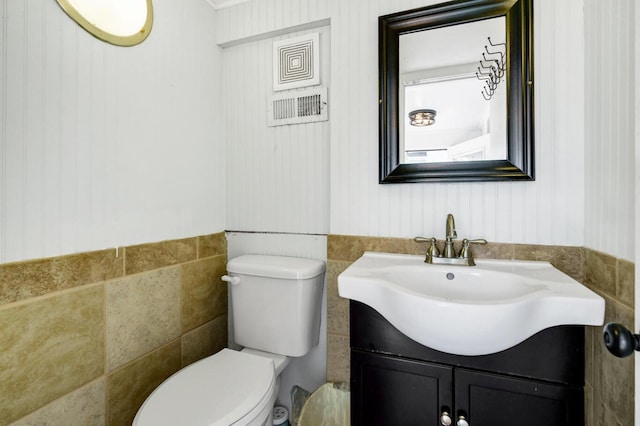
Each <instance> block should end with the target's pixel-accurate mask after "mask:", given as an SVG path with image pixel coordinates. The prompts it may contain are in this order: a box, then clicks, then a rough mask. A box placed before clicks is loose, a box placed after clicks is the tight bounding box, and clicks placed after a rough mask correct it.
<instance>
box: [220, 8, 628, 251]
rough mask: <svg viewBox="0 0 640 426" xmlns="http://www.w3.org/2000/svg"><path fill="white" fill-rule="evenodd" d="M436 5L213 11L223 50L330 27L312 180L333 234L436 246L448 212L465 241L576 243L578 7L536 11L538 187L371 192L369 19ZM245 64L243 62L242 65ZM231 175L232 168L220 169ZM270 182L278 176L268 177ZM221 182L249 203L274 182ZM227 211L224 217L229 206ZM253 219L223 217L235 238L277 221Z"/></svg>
mask: <svg viewBox="0 0 640 426" xmlns="http://www.w3.org/2000/svg"><path fill="white" fill-rule="evenodd" d="M435 2H436V1H434V0H421V1H419V0H398V1H394V2H389V1H385V0H375V1H369V0H352V1H349V2H345V1H339V0H325V1H315V0H260V1H256V0H252V1H248V2H246V3H242V4H240V5H237V6H235V7H231V8H226V9H221V10H219V11H218V12H219V13H217V15H216V26H217V27H218V40H219V42H220V43H225V44H233V43H235V42H238V41H242V40H246V39H248V40H252V39H253V38H256V37H258V38H259V37H261V35H262V34H265V33H270V32H273V31H278V30H282V29H283V28H287V27H294V26H296V25H302V24H305V23H308V22H313V21H318V20H325V19H329V20H330V22H331V24H330V25H331V58H330V61H331V85H330V144H331V145H330V159H329V167H330V169H329V170H328V174H326V175H325V174H322V173H320V174H318V175H317V176H315V177H314V179H317V180H316V183H317V185H319V186H322V185H325V184H326V182H327V181H328V182H330V187H329V188H330V189H329V194H330V195H329V205H328V207H327V206H323V207H322V208H323V209H324V210H325V211H327V210H328V215H329V233H333V234H348V235H371V236H394V237H412V236H415V235H426V236H431V235H435V236H441V235H442V234H443V232H444V229H443V228H444V219H445V217H446V214H447V213H449V212H451V213H453V214H454V215H455V216H456V222H457V228H458V230H459V233H460V235H462V236H470V237H474V238H477V237H484V238H487V239H489V240H491V241H499V242H515V243H532V244H556V245H578V246H581V245H584V243H585V177H584V175H585V169H584V138H585V135H584V129H585V123H584V109H583V108H584V107H583V103H584V102H583V101H584V72H585V71H584V66H583V64H584V56H583V48H582V46H583V33H582V30H583V22H582V13H581V10H582V0H571V1H563V2H555V1H552V0H536V1H535V3H534V8H535V73H536V82H537V84H536V91H535V101H536V127H535V130H536V163H537V180H536V181H535V182H519V183H509V182H503V183H461V184H455V183H440V184H410V185H409V184H405V185H379V184H378V183H377V182H378V175H377V173H378V171H377V162H378V136H377V131H378V130H377V129H378V125H377V111H378V107H377V99H378V87H377V83H378V71H377V70H378V64H377V61H378V51H377V18H378V16H379V15H383V14H386V13H391V12H395V11H399V10H404V9H409V8H412V7H418V6H424V5H427V4H431V3H435ZM225 54H226V53H225ZM246 59H247V60H250V58H249V57H247V58H246ZM225 60H226V57H225ZM225 66H226V65H225ZM234 71H235V73H239V74H243V75H245V76H246V78H247V79H249V78H250V77H251V76H253V75H255V70H253V69H250V68H246V69H244V70H243V69H242V68H240V67H236V68H234ZM265 72H268V69H265ZM236 78H237V79H240V77H236ZM265 84H267V83H265ZM252 90H255V87H254V86H251V85H248V86H247V88H246V89H245V88H242V87H236V88H235V89H234V96H235V97H238V98H242V97H245V96H248V92H250V91H252ZM253 126H254V124H252V123H244V124H243V131H246V132H254V131H260V130H263V129H261V128H260V127H261V124H260V123H257V124H255V126H256V127H258V128H259V129H257V130H247V128H248V129H253ZM238 127H240V124H239V123H238ZM238 131H240V128H239V129H238ZM231 132H232V130H231V129H229V127H228V128H227V133H228V134H229V135H231V134H232V133H231ZM235 143H237V140H236V139H234V138H233V137H229V139H228V144H229V146H232V145H234V144H235ZM282 143H283V144H284V143H286V142H285V141H282ZM259 154H260V155H262V152H260V153H259ZM236 161H242V162H250V161H255V157H251V156H249V158H241V159H240V158H238V159H237V160H236ZM316 162H317V158H315V157H308V158H307V159H306V160H305V161H301V162H292V163H289V165H288V173H289V175H291V176H299V175H301V176H309V173H308V172H307V170H308V169H309V167H315V165H316ZM237 165H238V164H237V163H236V162H234V161H233V160H231V161H230V164H229V165H228V167H229V168H233V167H236V166H237ZM271 172H273V173H283V172H282V171H277V170H273V169H271ZM267 176H268V175H267ZM228 181H229V185H228V189H229V191H230V192H234V191H244V192H245V193H246V194H252V193H253V194H255V193H259V192H260V191H267V192H268V191H270V189H269V188H270V187H271V185H272V183H273V180H271V181H264V182H263V183H261V184H260V185H261V186H260V188H249V187H248V185H245V184H242V183H241V182H240V181H236V180H235V179H230V178H229V179H228ZM605 181H606V180H605ZM247 191H248V192H247ZM248 198H249V199H250V197H248ZM244 205H245V206H246V208H247V209H249V210H251V209H255V207H254V206H253V205H252V204H251V201H249V200H247V201H245V202H244ZM234 208H237V209H240V208H239V207H234ZM227 209H228V210H227V211H228V212H229V207H227ZM261 213H262V214H261V215H255V216H253V217H249V216H246V217H244V218H241V219H239V220H238V222H234V221H235V220H236V218H235V217H230V215H229V213H228V216H227V217H228V219H227V220H228V222H227V223H228V224H229V223H234V227H231V229H234V228H238V229H255V230H261V229H262V228H264V225H263V223H264V222H266V223H271V224H273V223H277V222H278V221H279V217H278V215H280V214H282V212H277V210H271V211H270V210H268V209H263V210H261ZM285 214H286V212H285ZM265 215H266V216H265ZM622 220H625V221H629V220H630V219H629V218H622ZM318 221H321V219H318ZM240 222H243V223H242V224H240ZM626 225H629V226H631V225H632V223H620V224H619V229H623V228H624V227H625V226H626ZM315 229H317V228H312V225H309V228H308V230H307V231H306V232H317V231H315ZM613 254H618V253H613ZM620 254H621V255H623V256H625V255H627V254H626V253H620Z"/></svg>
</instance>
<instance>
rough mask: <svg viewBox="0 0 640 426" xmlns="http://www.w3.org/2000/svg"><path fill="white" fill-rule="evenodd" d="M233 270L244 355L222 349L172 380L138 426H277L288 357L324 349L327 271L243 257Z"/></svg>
mask: <svg viewBox="0 0 640 426" xmlns="http://www.w3.org/2000/svg"><path fill="white" fill-rule="evenodd" d="M227 271H228V273H229V276H227V275H225V276H224V277H223V278H222V279H223V280H224V281H227V282H229V288H230V293H231V300H232V306H233V321H234V337H235V341H236V343H238V344H240V345H242V346H244V347H245V349H243V350H242V351H235V350H231V349H223V350H222V351H220V352H218V353H216V354H214V355H212V356H210V357H207V358H204V359H202V360H200V361H197V362H195V363H193V364H191V365H189V366H187V367H185V368H183V369H182V370H180V371H178V372H177V373H175V374H174V375H173V376H171V377H169V378H168V379H167V380H165V381H164V382H163V383H162V384H161V385H160V386H158V388H157V389H155V390H154V391H153V392H152V393H151V395H149V397H148V398H147V400H146V401H145V402H144V403H143V404H142V406H141V407H140V409H139V410H138V413H137V414H136V417H135V419H134V421H133V425H134V426H176V425H179V426H230V425H233V426H271V423H272V413H273V406H274V403H275V401H276V395H277V394H278V387H279V382H280V380H279V375H280V373H281V372H282V370H284V368H285V367H286V366H287V364H288V362H289V358H288V357H289V356H303V355H305V354H306V353H308V352H309V350H311V348H313V347H314V346H316V345H317V344H318V340H319V333H320V306H321V302H322V288H323V285H324V271H325V264H324V262H322V261H317V260H311V259H302V258H296V257H286V256H265V255H244V256H240V257H237V258H235V259H232V260H231V261H229V263H228V264H227Z"/></svg>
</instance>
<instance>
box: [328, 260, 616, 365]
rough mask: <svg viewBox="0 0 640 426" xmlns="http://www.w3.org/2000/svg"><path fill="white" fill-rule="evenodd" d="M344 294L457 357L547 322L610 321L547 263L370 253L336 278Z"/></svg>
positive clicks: (598, 302)
mask: <svg viewBox="0 0 640 426" xmlns="http://www.w3.org/2000/svg"><path fill="white" fill-rule="evenodd" d="M338 292H339V293H340V296H342V297H344V298H348V299H352V300H357V301H359V302H362V303H364V304H366V305H368V306H370V307H372V308H374V309H375V310H376V311H378V312H379V313H380V314H381V315H382V316H384V317H385V318H386V319H387V320H388V321H389V322H390V323H391V324H393V325H394V326H395V327H396V328H397V329H398V330H400V331H401V332H402V333H404V334H405V335H406V336H408V337H410V338H411V339H413V340H415V341H416V342H418V343H421V344H423V345H425V346H428V347H430V348H432V349H436V350H439V351H442V352H448V353H452V354H457V355H486V354H491V353H495V352H500V351H502V350H505V349H508V348H511V347H513V346H515V345H517V344H518V343H520V342H522V341H524V340H526V339H527V338H529V337H531V336H533V335H534V334H536V333H538V332H539V331H542V330H544V329H546V328H549V327H554V326H557V325H602V323H603V321H604V299H602V298H601V297H600V296H598V295H597V294H596V293H594V292H592V291H591V290H589V289H588V288H586V287H585V286H583V285H582V284H580V283H579V282H577V281H575V280H574V279H573V278H571V277H569V276H568V275H565V274H564V273H562V272H560V271H559V270H557V269H555V268H554V267H553V266H551V264H550V263H548V262H534V261H517V260H482V259H476V266H449V265H429V264H426V263H424V256H412V255H404V254H390V253H374V252H366V253H365V254H364V255H362V257H361V258H360V259H358V260H357V261H355V262H354V263H353V264H351V265H350V266H349V267H348V268H347V269H346V270H345V271H344V272H343V273H341V274H340V275H339V276H338Z"/></svg>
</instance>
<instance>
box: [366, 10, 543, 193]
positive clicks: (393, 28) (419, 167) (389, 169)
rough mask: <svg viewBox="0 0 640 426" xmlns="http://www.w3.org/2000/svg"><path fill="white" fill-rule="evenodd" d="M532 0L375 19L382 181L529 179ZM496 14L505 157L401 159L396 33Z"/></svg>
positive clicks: (531, 158)
mask: <svg viewBox="0 0 640 426" xmlns="http://www.w3.org/2000/svg"><path fill="white" fill-rule="evenodd" d="M532 3H533V1H532V0H508V1H495V0H458V1H451V2H448V3H440V4H436V5H432V6H427V7H423V8H419V9H413V10H409V11H404V12H399V13H394V14H391V15H385V16H380V17H379V18H378V37H379V40H378V41H379V52H378V55H379V63H378V64H379V89H380V99H379V104H380V108H379V120H380V129H379V131H380V134H379V137H380V151H379V155H380V159H379V172H380V180H379V182H380V183H381V184H382V183H411V182H461V181H505V180H508V181H511V180H534V121H533V114H534V111H533V22H532V21H533V6H532ZM500 16H505V17H506V42H507V66H506V67H507V70H506V73H507V76H508V78H507V81H506V84H507V112H508V117H507V158H506V159H505V160H484V161H457V162H442V163H420V164H402V163H400V158H401V157H400V152H399V150H400V144H399V142H400V140H399V123H400V121H399V111H400V109H399V94H398V91H399V90H400V87H399V83H400V75H399V73H400V71H399V68H400V67H399V45H400V35H402V34H408V33H413V32H416V31H424V30H428V29H435V28H441V27H447V26H451V25H457V24H463V23H468V22H474V21H479V20H483V19H489V18H496V17H500ZM478 54H479V55H480V53H478Z"/></svg>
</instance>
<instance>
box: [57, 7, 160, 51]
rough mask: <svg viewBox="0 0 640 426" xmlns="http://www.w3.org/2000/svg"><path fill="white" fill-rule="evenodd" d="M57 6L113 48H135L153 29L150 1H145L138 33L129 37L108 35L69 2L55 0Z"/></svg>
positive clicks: (108, 33)
mask: <svg viewBox="0 0 640 426" xmlns="http://www.w3.org/2000/svg"><path fill="white" fill-rule="evenodd" d="M56 1H57V3H58V5H59V6H60V7H61V8H62V10H64V12H65V13H66V14H67V15H68V16H69V17H70V18H71V19H73V20H74V21H76V22H77V23H78V25H80V26H81V27H82V28H84V29H85V30H86V31H87V32H88V33H89V34H91V35H92V36H94V37H95V38H97V39H99V40H102V41H105V42H107V43H110V44H113V45H115V46H125V47H130V46H135V45H137V44H140V43H142V42H143V41H144V40H145V39H146V38H147V37H149V34H150V33H151V28H152V27H153V4H152V0H145V1H146V3H147V18H146V20H145V22H144V24H143V25H142V27H141V28H140V30H139V31H137V32H135V33H133V34H129V35H118V34H113V33H110V32H108V31H106V30H104V29H102V28H100V27H98V26H96V25H95V24H94V23H93V22H90V21H89V20H88V19H87V18H85V17H84V16H83V15H82V13H80V12H79V11H78V10H77V9H76V8H75V7H74V6H73V4H71V3H70V2H69V0H56Z"/></svg>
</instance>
